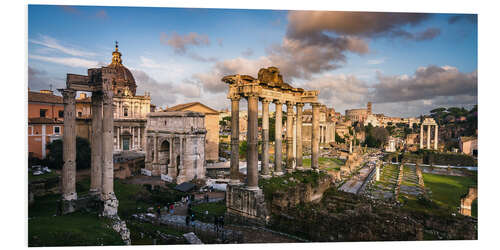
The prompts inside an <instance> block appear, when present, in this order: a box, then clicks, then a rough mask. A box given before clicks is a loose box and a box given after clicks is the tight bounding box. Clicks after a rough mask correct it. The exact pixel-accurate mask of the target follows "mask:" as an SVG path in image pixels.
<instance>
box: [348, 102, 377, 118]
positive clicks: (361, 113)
mask: <svg viewBox="0 0 500 250" xmlns="http://www.w3.org/2000/svg"><path fill="white" fill-rule="evenodd" d="M371 114H372V103H371V102H368V103H367V105H366V108H365V109H347V110H346V111H345V116H346V117H347V119H349V120H351V121H353V122H364V121H365V120H366V118H367V117H368V115H371Z"/></svg>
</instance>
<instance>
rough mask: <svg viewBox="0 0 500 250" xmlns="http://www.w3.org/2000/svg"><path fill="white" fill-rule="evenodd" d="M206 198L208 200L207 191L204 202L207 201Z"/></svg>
mask: <svg viewBox="0 0 500 250" xmlns="http://www.w3.org/2000/svg"><path fill="white" fill-rule="evenodd" d="M208 200H209V197H208V193H205V202H208Z"/></svg>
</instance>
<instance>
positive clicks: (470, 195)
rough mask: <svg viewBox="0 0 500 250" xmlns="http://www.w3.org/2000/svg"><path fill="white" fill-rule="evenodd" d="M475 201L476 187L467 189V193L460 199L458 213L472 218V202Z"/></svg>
mask: <svg viewBox="0 0 500 250" xmlns="http://www.w3.org/2000/svg"><path fill="white" fill-rule="evenodd" d="M476 199H477V187H469V191H468V192H467V194H465V195H464V196H463V197H462V199H460V213H461V214H463V215H466V216H472V202H473V201H474V200H476Z"/></svg>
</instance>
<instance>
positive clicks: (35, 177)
mask: <svg viewBox="0 0 500 250" xmlns="http://www.w3.org/2000/svg"><path fill="white" fill-rule="evenodd" d="M57 176H60V175H59V174H57V173H56V172H55V171H52V172H50V173H46V174H42V175H33V174H32V173H31V172H29V173H28V182H32V181H38V180H42V179H50V178H54V177H57Z"/></svg>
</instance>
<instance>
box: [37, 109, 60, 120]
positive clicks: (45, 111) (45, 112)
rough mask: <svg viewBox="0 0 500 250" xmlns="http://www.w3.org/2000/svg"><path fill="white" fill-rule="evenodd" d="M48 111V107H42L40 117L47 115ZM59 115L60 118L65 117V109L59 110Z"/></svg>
mask: <svg viewBox="0 0 500 250" xmlns="http://www.w3.org/2000/svg"><path fill="white" fill-rule="evenodd" d="M47 111H49V110H48V109H40V117H47ZM58 117H59V118H63V117H64V111H63V110H59V112H58Z"/></svg>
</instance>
